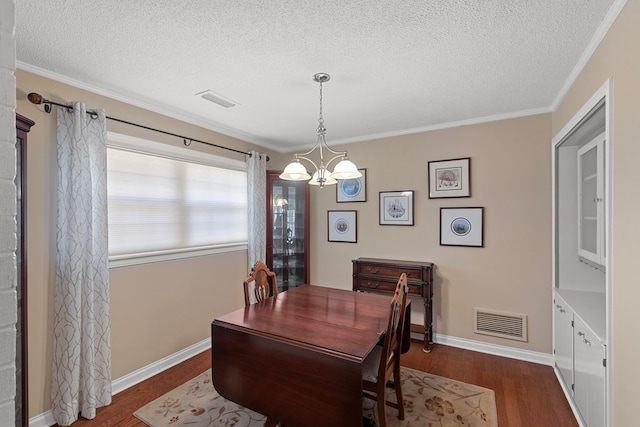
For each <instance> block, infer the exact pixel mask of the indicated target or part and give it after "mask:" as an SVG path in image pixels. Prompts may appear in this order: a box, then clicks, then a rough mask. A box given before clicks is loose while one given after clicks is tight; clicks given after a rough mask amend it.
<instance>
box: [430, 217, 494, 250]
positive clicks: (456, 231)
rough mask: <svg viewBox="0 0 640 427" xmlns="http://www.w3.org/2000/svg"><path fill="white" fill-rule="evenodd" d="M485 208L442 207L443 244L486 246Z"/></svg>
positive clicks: (441, 233) (441, 238)
mask: <svg viewBox="0 0 640 427" xmlns="http://www.w3.org/2000/svg"><path fill="white" fill-rule="evenodd" d="M483 214H484V208H476V207H473V208H440V245H441V246H473V247H478V248H481V247H483V246H484V232H483V229H482V228H483V222H484V220H483Z"/></svg>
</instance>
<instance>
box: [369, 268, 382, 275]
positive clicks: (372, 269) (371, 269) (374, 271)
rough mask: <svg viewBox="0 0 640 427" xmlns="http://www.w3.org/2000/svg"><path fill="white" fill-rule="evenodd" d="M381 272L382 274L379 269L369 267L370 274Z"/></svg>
mask: <svg viewBox="0 0 640 427" xmlns="http://www.w3.org/2000/svg"><path fill="white" fill-rule="evenodd" d="M379 272H380V269H379V268H375V269H374V268H371V267H369V273H371V274H378V273H379Z"/></svg>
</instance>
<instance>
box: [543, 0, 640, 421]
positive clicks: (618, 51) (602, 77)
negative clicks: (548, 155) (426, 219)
mask: <svg viewBox="0 0 640 427" xmlns="http://www.w3.org/2000/svg"><path fill="white" fill-rule="evenodd" d="M638 40H640V1H637V0H630V1H628V2H627V4H626V6H625V7H624V9H623V10H622V12H621V13H620V15H619V16H618V19H617V20H616V22H615V24H614V25H613V26H612V27H611V29H610V30H609V33H608V34H607V36H606V37H605V39H604V40H603V42H602V43H601V44H600V46H599V47H598V49H597V51H596V52H595V54H594V55H593V56H592V57H591V59H590V60H589V62H588V64H587V66H586V67H585V68H584V70H583V71H582V72H581V73H580V75H579V77H578V78H577V79H576V81H575V83H574V84H573V86H572V88H571V90H570V92H569V93H568V95H567V96H566V98H565V99H564V101H563V102H562V104H561V105H560V106H559V108H558V109H557V111H556V112H555V113H554V114H553V117H552V123H553V133H554V135H555V134H556V133H557V132H558V131H560V130H561V129H562V127H563V126H564V125H565V124H566V123H567V122H568V121H569V120H570V119H571V117H572V116H573V115H574V114H576V112H577V111H578V110H579V109H580V107H581V106H582V105H583V104H584V103H585V102H586V101H587V100H588V99H589V98H590V97H591V95H592V94H593V93H594V92H595V91H596V90H597V89H598V88H599V87H600V86H602V84H603V83H604V82H605V81H606V80H607V79H608V78H609V77H613V95H612V99H613V141H612V150H613V177H612V184H613V196H612V201H613V205H612V216H613V230H612V245H613V250H612V253H611V258H612V265H613V271H612V272H611V276H612V280H613V284H612V292H611V295H612V303H611V307H612V311H613V316H612V336H611V337H610V339H609V343H610V345H611V351H612V354H613V360H612V361H611V362H610V363H611V372H612V376H613V377H612V425H614V426H635V425H637V424H638V418H637V403H638V399H637V391H636V388H637V384H638V383H639V382H640V368H639V367H638V363H637V359H638V354H640V341H639V340H638V339H637V337H638V333H637V331H636V329H635V328H636V325H637V317H636V316H637V312H638V301H639V300H640V287H639V286H638V273H637V271H636V265H635V264H636V263H637V262H638V261H637V255H638V243H639V242H640V239H639V236H640V222H638V212H639V211H640V192H639V191H638V183H639V182H640V180H639V179H638V161H639V160H640V142H639V138H640V55H639V54H638V46H637V42H638Z"/></svg>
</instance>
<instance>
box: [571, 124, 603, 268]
mask: <svg viewBox="0 0 640 427" xmlns="http://www.w3.org/2000/svg"><path fill="white" fill-rule="evenodd" d="M604 143H605V139H604V134H601V135H598V136H597V137H596V138H595V139H593V140H592V141H590V142H589V143H587V144H585V145H584V146H583V147H581V148H580V149H579V150H578V255H579V256H581V257H583V258H585V259H587V260H589V261H591V262H593V263H596V264H598V265H601V266H604V265H605V263H606V254H605V246H606V245H605V230H604V198H603V197H604V154H603V152H604Z"/></svg>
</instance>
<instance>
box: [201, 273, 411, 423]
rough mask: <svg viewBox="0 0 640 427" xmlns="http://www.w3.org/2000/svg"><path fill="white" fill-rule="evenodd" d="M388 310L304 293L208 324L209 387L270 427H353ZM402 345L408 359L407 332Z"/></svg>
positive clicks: (319, 291)
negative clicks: (366, 364)
mask: <svg viewBox="0 0 640 427" xmlns="http://www.w3.org/2000/svg"><path fill="white" fill-rule="evenodd" d="M390 302H391V296H387V295H379V294H372V293H364V292H353V291H347V290H342V289H334V288H328V287H322V286H313V285H303V286H299V287H296V288H293V289H290V290H288V291H286V292H282V293H279V294H278V295H276V296H275V297H272V298H268V299H266V300H264V301H262V302H259V303H256V304H252V305H249V306H247V307H244V308H242V309H239V310H236V311H233V312H231V313H228V314H225V315H223V316H220V317H218V318H216V319H215V320H214V321H213V322H212V324H211V344H212V353H211V354H212V355H211V358H212V377H213V384H214V387H215V389H216V390H217V391H218V393H220V395H221V396H222V397H224V398H226V399H228V400H231V401H233V402H235V403H237V404H239V405H242V406H244V407H246V408H249V409H252V410H254V411H256V412H258V413H260V414H263V415H266V416H267V419H268V421H270V424H273V423H275V422H276V421H277V422H281V423H282V424H284V425H287V426H288V427H317V426H332V427H356V426H360V425H362V366H363V363H364V360H365V359H366V357H367V356H368V355H369V354H370V353H371V350H372V349H373V348H374V346H376V345H377V344H378V343H379V342H380V341H381V339H382V338H383V336H384V333H385V330H386V327H387V322H388V318H389V304H390ZM409 313H410V309H408V310H407V317H406V319H405V324H406V325H408V324H409V317H410V316H409ZM405 330H406V331H408V330H409V328H408V326H407V327H406V328H405ZM403 340H404V341H403V351H407V350H408V348H409V333H408V332H407V333H406V334H405V337H404V338H403Z"/></svg>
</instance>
